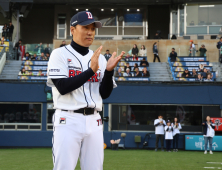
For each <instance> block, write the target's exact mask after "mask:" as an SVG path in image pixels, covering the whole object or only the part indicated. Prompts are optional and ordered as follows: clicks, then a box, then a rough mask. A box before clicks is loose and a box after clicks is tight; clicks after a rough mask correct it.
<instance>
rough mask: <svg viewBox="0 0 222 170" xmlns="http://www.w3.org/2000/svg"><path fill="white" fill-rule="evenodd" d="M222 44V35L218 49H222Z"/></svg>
mask: <svg viewBox="0 0 222 170" xmlns="http://www.w3.org/2000/svg"><path fill="white" fill-rule="evenodd" d="M221 46H222V37H220V41H219V42H218V43H217V48H218V50H219V49H221Z"/></svg>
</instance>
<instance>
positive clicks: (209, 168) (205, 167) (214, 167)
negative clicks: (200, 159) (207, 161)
mask: <svg viewBox="0 0 222 170" xmlns="http://www.w3.org/2000/svg"><path fill="white" fill-rule="evenodd" d="M204 168H206V169H222V168H221V167H204Z"/></svg>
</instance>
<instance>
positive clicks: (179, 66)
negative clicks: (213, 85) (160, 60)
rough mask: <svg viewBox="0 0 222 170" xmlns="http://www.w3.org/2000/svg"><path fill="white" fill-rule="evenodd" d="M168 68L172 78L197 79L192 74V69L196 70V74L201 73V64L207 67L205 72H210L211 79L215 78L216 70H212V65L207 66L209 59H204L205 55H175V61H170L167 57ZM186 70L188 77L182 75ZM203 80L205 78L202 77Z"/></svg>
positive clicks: (181, 79)
mask: <svg viewBox="0 0 222 170" xmlns="http://www.w3.org/2000/svg"><path fill="white" fill-rule="evenodd" d="M168 62H169V65H170V70H171V73H172V77H173V80H176V81H177V80H179V81H197V77H194V76H193V70H196V73H197V75H198V74H201V75H202V73H203V69H200V67H201V65H202V67H203V68H206V69H207V74H211V81H215V80H216V72H215V71H213V67H212V66H209V61H206V57H186V56H185V57H177V60H176V61H175V62H171V61H170V58H168ZM185 70H188V72H189V73H190V76H189V77H184V76H183V73H184V71H185ZM203 81H205V79H204V78H203Z"/></svg>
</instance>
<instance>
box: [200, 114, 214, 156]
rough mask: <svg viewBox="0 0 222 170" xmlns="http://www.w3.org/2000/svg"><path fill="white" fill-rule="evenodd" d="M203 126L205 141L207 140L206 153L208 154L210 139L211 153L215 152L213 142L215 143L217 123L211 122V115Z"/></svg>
mask: <svg viewBox="0 0 222 170" xmlns="http://www.w3.org/2000/svg"><path fill="white" fill-rule="evenodd" d="M202 126H203V127H204V133H203V136H204V141H205V151H204V154H207V145H208V141H209V149H210V154H213V152H212V143H213V137H214V134H215V132H214V129H215V125H214V124H213V123H212V122H211V120H210V116H207V117H206V122H203V123H202Z"/></svg>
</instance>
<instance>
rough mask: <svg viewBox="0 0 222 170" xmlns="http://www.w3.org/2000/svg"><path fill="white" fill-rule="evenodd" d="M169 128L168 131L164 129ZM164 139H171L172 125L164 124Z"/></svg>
mask: <svg viewBox="0 0 222 170" xmlns="http://www.w3.org/2000/svg"><path fill="white" fill-rule="evenodd" d="M168 128H169V130H168V131H166V130H167V129H168ZM165 131H166V133H165V139H171V140H172V139H173V127H172V126H165Z"/></svg>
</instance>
